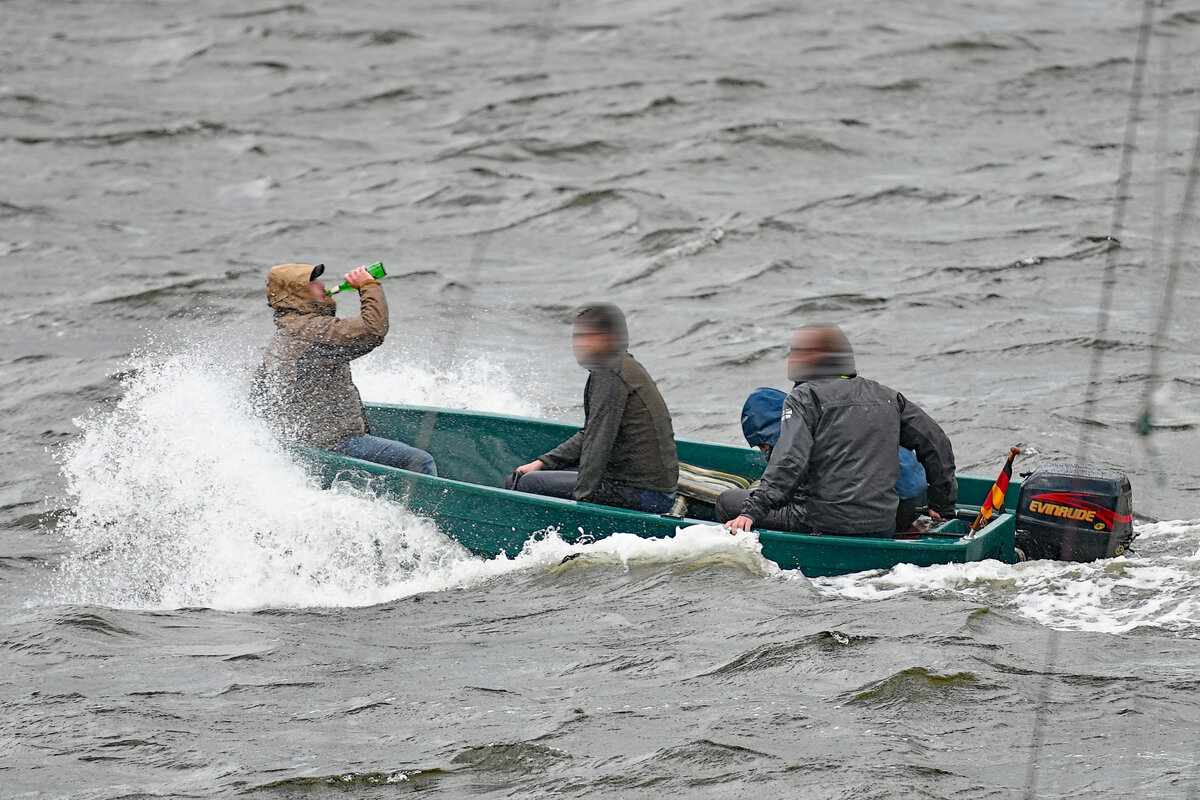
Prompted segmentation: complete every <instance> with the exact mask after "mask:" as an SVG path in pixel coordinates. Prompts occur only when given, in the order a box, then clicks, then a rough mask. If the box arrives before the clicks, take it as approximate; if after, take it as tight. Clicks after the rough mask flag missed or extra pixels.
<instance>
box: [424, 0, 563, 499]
mask: <svg viewBox="0 0 1200 800" xmlns="http://www.w3.org/2000/svg"><path fill="white" fill-rule="evenodd" d="M559 2H560V0H547V2H546V6H545V8H544V9H543V11H542V17H541V20H542V24H541V25H540V26H539V27H538V34H537V39H536V41H535V42H534V51H533V57H532V58H531V59H530V62H529V70H528V73H529V74H530V75H537V74H539V73H540V71H541V68H542V63H543V62H544V61H545V59H546V52H547V50H548V43H549V40H550V34H551V24H552V22H553V19H554V16H555V14H556V13H557V11H558V5H559ZM530 116H531V115H529V114H524V115H522V117H521V124H520V125H519V126H518V127H517V133H516V139H517V140H518V141H520V140H521V139H523V138H524V137H525V131H526V129H527V128H528V126H529V119H530ZM494 233H495V229H494V228H489V229H487V230H484V231H483V232H482V233H480V234H478V235H477V236H476V237H475V241H474V244H473V245H472V247H471V259H470V261H469V262H468V264H467V271H466V274H465V277H464V283H465V285H466V287H467V291H468V293H473V292H474V291H475V288H474V287H475V283H476V282H477V280H478V278H479V272H480V269H481V268H482V266H483V262H484V259H485V258H486V257H487V250H488V246H489V245H490V244H491V241H492V236H493V235H494ZM469 305H470V301H469V299H464V300H463V301H462V303H461V306H462V308H461V310H460V313H458V314H457V315H456V318H457V320H456V321H457V324H456V325H454V326H452V327H451V329H450V334H449V336H448V337H447V338H446V347H445V349H444V350H443V351H442V358H441V363H440V364H439V365H438V367H437V368H436V369H437V371H438V372H441V371H444V370H445V369H447V368H448V367H449V366H450V364H452V363H453V362H454V358H455V357H456V356H457V355H458V350H459V347H460V346H461V344H462V339H463V334H464V332H465V329H466V323H467V317H468V314H467V309H468V307H469ZM438 416H439V415H438V412H437V411H431V412H429V413H428V414H426V415H425V416H424V417H423V418H422V420H421V427H420V428H419V429H418V431H417V435H416V436H415V437H414V439H413V442H412V445H413V446H414V447H417V448H420V449H421V450H425V451H428V450H429V445H430V443H431V442H432V440H433V432H434V429H435V428H436V427H437V420H438ZM413 488H415V483H412V482H410V483H409V484H408V487H407V491H406V492H405V496H404V498H403V501H404V503H405V504H407V502H408V498H409V495H410V494H411V492H412V489H413ZM439 497H444V495H439ZM438 502H440V500H439V501H438Z"/></svg>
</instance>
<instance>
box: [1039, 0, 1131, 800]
mask: <svg viewBox="0 0 1200 800" xmlns="http://www.w3.org/2000/svg"><path fill="white" fill-rule="evenodd" d="M1154 4H1155V0H1143V2H1142V20H1141V24H1140V25H1139V26H1138V39H1137V54H1136V56H1135V57H1134V62H1133V84H1132V86H1131V87H1130V90H1129V110H1128V113H1127V114H1126V116H1125V138H1124V142H1123V143H1122V146H1121V165H1120V168H1119V169H1118V172H1117V189H1116V198H1115V202H1114V204H1113V216H1112V225H1111V227H1110V229H1109V234H1108V242H1109V247H1108V250H1106V251H1105V256H1104V280H1103V283H1102V285H1101V292H1100V308H1099V313H1098V315H1097V319H1096V336H1095V338H1094V339H1093V341H1092V363H1091V370H1090V373H1089V376H1088V385H1087V394H1086V397H1085V400H1084V405H1083V416H1082V419H1081V421H1080V435H1079V451H1078V456H1077V460H1078V462H1079V463H1084V461H1085V459H1086V457H1087V451H1088V445H1089V440H1090V435H1091V434H1090V430H1089V428H1091V427H1092V425H1093V424H1094V420H1095V415H1096V399H1097V396H1098V394H1099V390H1100V373H1101V368H1102V366H1103V361H1104V348H1105V346H1106V345H1105V341H1104V340H1105V337H1106V336H1107V335H1108V322H1109V318H1110V317H1111V315H1112V297H1113V287H1114V285H1115V284H1116V262H1117V249H1118V248H1119V247H1120V237H1121V234H1122V233H1123V230H1124V227H1125V208H1126V206H1127V204H1128V200H1129V180H1130V176H1131V175H1132V173H1133V152H1134V149H1135V145H1136V142H1137V123H1138V116H1139V114H1140V113H1141V105H1142V84H1143V80H1144V78H1145V73H1146V53H1147V51H1148V50H1149V49H1150V32H1151V30H1152V29H1153V27H1154ZM1057 662H1058V631H1057V630H1055V629H1053V628H1052V629H1051V630H1050V635H1049V639H1048V641H1047V644H1046V664H1045V667H1044V669H1043V670H1042V681H1041V686H1040V687H1039V690H1038V701H1037V705H1036V706H1035V710H1034V717H1033V736H1032V743H1031V746H1030V754H1029V770H1028V772H1027V773H1026V776H1025V794H1024V797H1025V798H1026V800H1035V798H1036V797H1037V778H1038V768H1039V766H1040V765H1041V758H1042V747H1043V745H1044V743H1045V736H1046V706H1047V705H1048V704H1049V702H1050V681H1051V676H1052V674H1053V672H1054V670H1055V668H1056V665H1057Z"/></svg>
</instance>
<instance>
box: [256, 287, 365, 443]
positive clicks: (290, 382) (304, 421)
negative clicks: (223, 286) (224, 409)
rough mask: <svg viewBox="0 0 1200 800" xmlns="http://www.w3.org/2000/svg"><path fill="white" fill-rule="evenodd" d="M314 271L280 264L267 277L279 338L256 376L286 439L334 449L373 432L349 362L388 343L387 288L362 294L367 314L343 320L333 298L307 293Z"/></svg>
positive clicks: (273, 341) (259, 390) (264, 401)
mask: <svg viewBox="0 0 1200 800" xmlns="http://www.w3.org/2000/svg"><path fill="white" fill-rule="evenodd" d="M312 270H313V267H312V265H311V264H280V265H278V266H275V267H271V271H270V272H269V273H268V274H267V303H268V304H269V305H270V306H271V308H273V309H275V335H274V336H273V337H272V338H271V341H270V343H269V344H268V345H267V351H266V353H265V354H264V355H263V363H262V366H261V367H259V370H258V374H257V375H256V377H255V383H256V393H257V395H258V398H259V400H260V402H262V404H263V406H264V408H265V410H266V413H267V415H268V417H269V418H270V419H271V421H272V423H273V424H275V426H276V427H277V428H278V430H279V431H280V433H282V434H283V435H284V436H286V437H288V438H289V439H295V440H296V441H300V442H304V443H305V444H310V445H313V446H314V447H323V448H330V447H335V446H336V445H338V444H340V443H341V442H343V441H345V440H346V439H349V438H351V437H353V436H361V435H363V434H364V433H367V432H368V428H367V420H366V416H365V415H364V414H363V407H362V398H361V397H360V396H359V394H358V388H357V387H355V385H354V381H353V380H352V379H351V377H350V362H351V361H352V360H354V359H356V358H359V357H360V356H365V355H366V354H367V353H369V352H371V351H372V350H374V349H375V348H376V347H378V346H379V345H381V344H383V337H384V336H386V335H387V332H388V307H387V300H386V299H384V296H383V287H381V286H380V285H379V284H378V283H377V282H376V281H368V282H367V283H365V284H363V286H362V288H361V289H359V298H360V299H361V301H362V314H361V315H360V316H357V317H352V318H350V319H338V318H337V316H336V312H337V308H336V304H335V303H334V301H333V298H326V299H325V300H324V301H319V300H314V299H313V298H312V295H311V294H310V293H309V288H308V284H309V276H310V275H311V274H312Z"/></svg>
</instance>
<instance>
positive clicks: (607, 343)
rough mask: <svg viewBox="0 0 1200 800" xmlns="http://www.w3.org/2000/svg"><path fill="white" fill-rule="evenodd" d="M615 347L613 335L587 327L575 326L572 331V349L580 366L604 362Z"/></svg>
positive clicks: (577, 324)
mask: <svg viewBox="0 0 1200 800" xmlns="http://www.w3.org/2000/svg"><path fill="white" fill-rule="evenodd" d="M614 347H615V342H614V341H613V335H612V334H611V333H604V332H602V331H598V330H596V329H595V328H592V327H589V326H587V325H580V324H579V323H576V324H575V327H574V328H572V330H571V349H572V350H573V351H575V360H576V361H578V362H579V363H580V364H583V365H585V366H586V365H588V364H596V363H599V362H601V361H603V360H604V359H605V358H607V357H608V356H609V355H611V354H612V351H613V349H614Z"/></svg>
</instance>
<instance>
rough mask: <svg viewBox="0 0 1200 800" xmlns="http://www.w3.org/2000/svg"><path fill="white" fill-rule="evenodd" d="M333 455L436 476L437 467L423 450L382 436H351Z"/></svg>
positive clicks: (431, 457)
mask: <svg viewBox="0 0 1200 800" xmlns="http://www.w3.org/2000/svg"><path fill="white" fill-rule="evenodd" d="M333 451H334V452H335V453H341V454H342V455H344V456H350V457H351V458H361V459H362V460H363V461H372V462H374V463H376V464H383V465H384V466H386V467H398V468H400V469H407V470H409V471H411V472H422V473H424V474H426V475H437V465H436V464H434V463H433V456H431V455H429V453H426V452H425V451H424V450H418V449H417V448H415V447H413V446H412V445H408V444H405V443H404V442H397V441H396V440H395V439H384V438H383V437H382V436H371V435H370V434H367V435H365V436H352V437H350V438H349V439H347V440H346V441H344V442H342V443H341V444H339V445H338V446H337V447H335V448H333Z"/></svg>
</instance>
